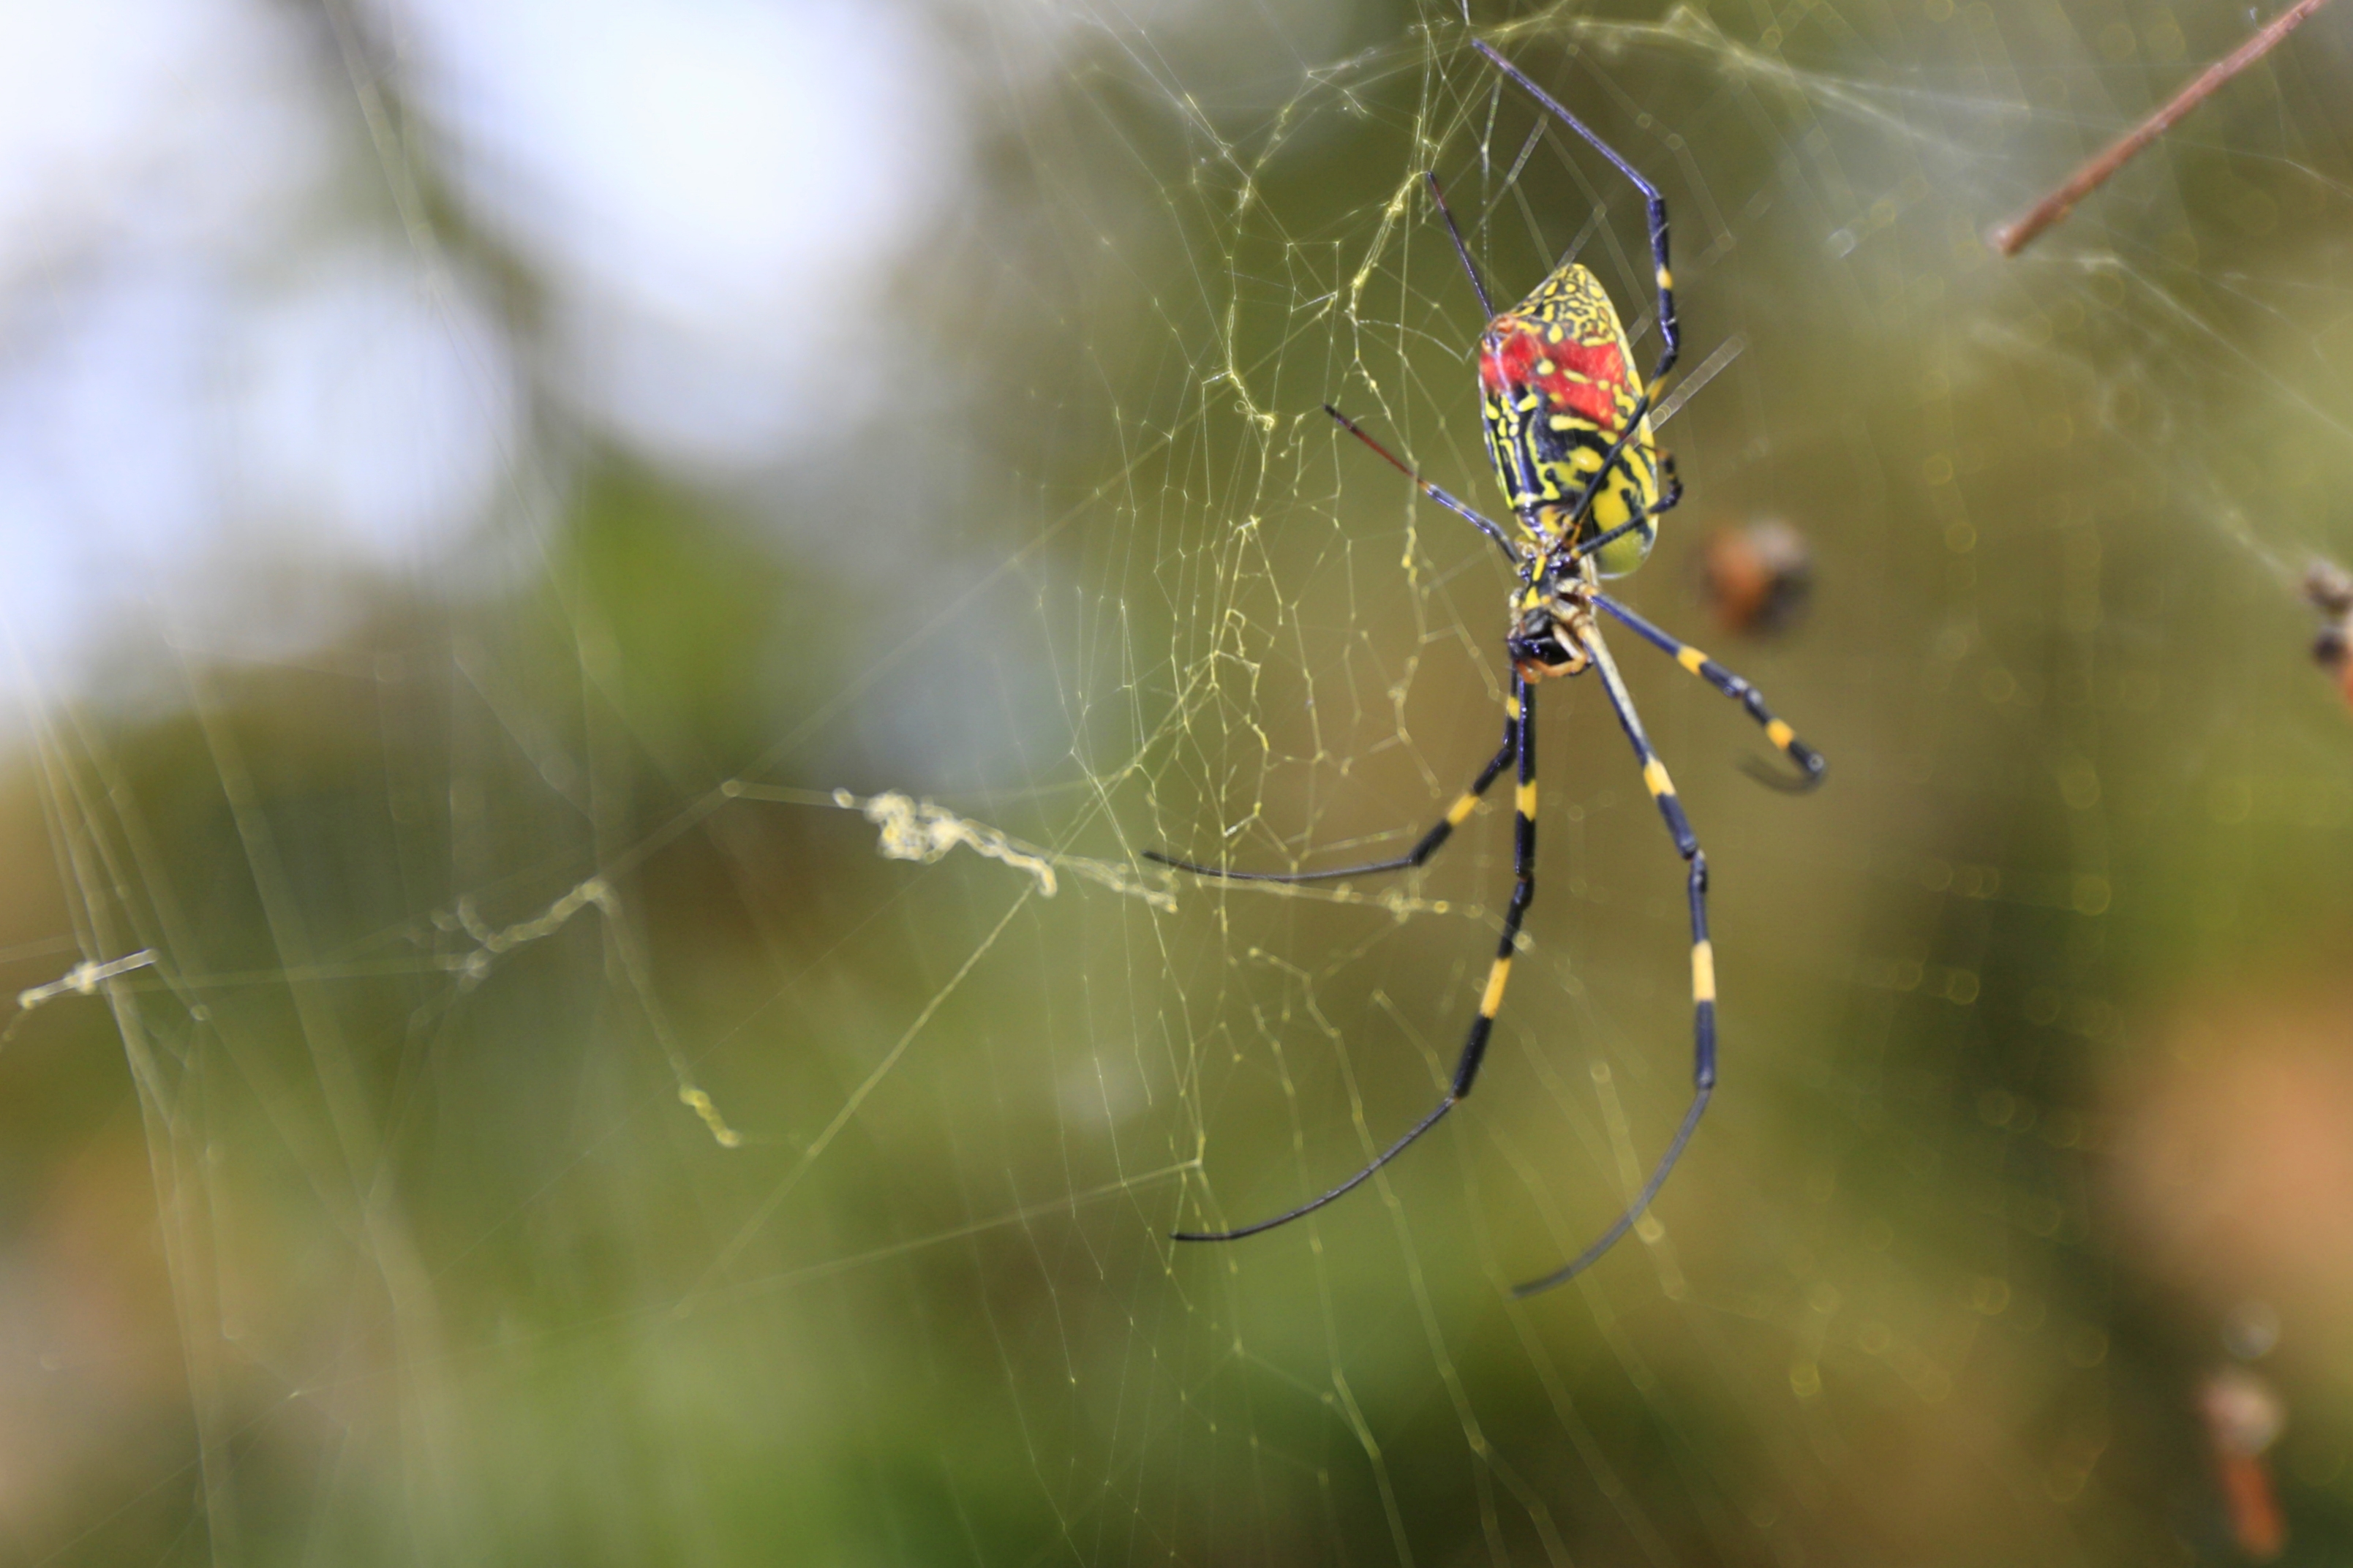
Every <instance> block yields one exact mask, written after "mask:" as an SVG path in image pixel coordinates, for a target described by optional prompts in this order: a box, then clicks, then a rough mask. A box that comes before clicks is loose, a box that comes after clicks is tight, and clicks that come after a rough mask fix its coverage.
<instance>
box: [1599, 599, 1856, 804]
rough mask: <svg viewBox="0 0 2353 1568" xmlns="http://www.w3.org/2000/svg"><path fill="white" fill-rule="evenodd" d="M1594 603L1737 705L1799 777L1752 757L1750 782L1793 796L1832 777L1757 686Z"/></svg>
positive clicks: (1610, 602) (1637, 620)
mask: <svg viewBox="0 0 2353 1568" xmlns="http://www.w3.org/2000/svg"><path fill="white" fill-rule="evenodd" d="M1593 602H1594V603H1595V604H1597V605H1600V606H1601V607H1602V608H1603V609H1605V610H1607V611H1609V613H1610V614H1611V615H1612V616H1616V617H1617V618H1618V619H1619V620H1620V622H1622V623H1624V625H1625V626H1626V627H1627V629H1628V630H1630V631H1631V632H1632V633H1633V634H1634V635H1635V636H1636V637H1641V639H1642V640H1643V641H1644V642H1646V643H1649V644H1650V645H1651V647H1655V648H1657V649H1659V650H1660V651H1661V652H1662V653H1664V654H1665V655H1666V656H1667V657H1668V658H1672V659H1673V660H1674V661H1675V662H1676V663H1677V664H1679V665H1682V666H1683V668H1685V669H1687V670H1689V671H1691V672H1692V673H1693V674H1694V675H1696V676H1698V677H1699V678H1700V679H1702V680H1704V681H1706V682H1707V683H1708V684H1709V685H1710V686H1713V687H1715V689H1717V690H1718V691H1721V692H1723V693H1724V694H1725V696H1726V697H1729V698H1731V699H1732V700H1734V701H1735V702H1737V703H1739V704H1740V706H1741V708H1742V709H1743V710H1745V711H1746V713H1747V715H1748V716H1749V717H1750V718H1751V719H1754V720H1756V721H1757V723H1759V724H1760V725H1762V726H1764V729H1765V738H1766V739H1767V740H1768V741H1770V742H1773V744H1774V746H1775V747H1776V748H1777V749H1778V751H1779V752H1780V753H1781V754H1782V755H1783V756H1785V757H1787V758H1788V759H1789V761H1790V762H1791V763H1795V764H1796V765H1797V768H1798V773H1797V776H1796V777H1794V778H1792V777H1789V776H1788V775H1785V774H1782V773H1775V772H1774V771H1773V770H1772V769H1770V768H1768V767H1767V766H1766V765H1765V764H1764V763H1759V762H1757V760H1756V759H1755V758H1754V757H1747V758H1743V759H1742V762H1741V766H1742V768H1743V769H1744V771H1746V773H1747V774H1748V776H1749V777H1751V778H1753V779H1755V780H1757V783H1759V784H1770V785H1771V786H1772V787H1773V788H1775V789H1778V790H1786V791H1788V792H1789V793H1790V794H1792V795H1799V794H1803V793H1804V792H1805V791H1807V790H1810V789H1812V788H1814V787H1815V786H1817V785H1818V784H1820V783H1821V782H1822V775H1823V774H1824V773H1828V772H1829V771H1830V764H1829V763H1825V762H1824V761H1822V754H1821V753H1820V752H1817V751H1815V750H1814V749H1813V748H1812V747H1811V746H1809V745H1807V744H1806V743H1805V742H1803V741H1800V740H1799V739H1798V732H1797V731H1795V730H1792V729H1790V728H1789V726H1788V725H1787V724H1785V723H1783V722H1782V721H1780V720H1778V719H1776V718H1775V717H1773V710H1771V709H1769V708H1767V707H1766V706H1765V699H1764V697H1763V696H1762V695H1761V694H1760V693H1759V692H1758V691H1757V689H1756V688H1755V687H1754V686H1751V685H1749V684H1748V682H1747V681H1746V680H1744V679H1741V678H1740V677H1739V676H1736V675H1735V674H1733V673H1732V671H1730V670H1728V669H1726V668H1724V666H1722V665H1720V664H1718V663H1716V662H1715V660H1714V659H1712V658H1708V657H1707V655H1705V654H1704V653H1702V652H1700V650H1699V649H1697V648H1695V647H1692V646H1691V645H1690V644H1689V643H1686V642H1681V641H1678V640H1677V639H1676V638H1674V637H1670V636H1668V635H1667V634H1666V633H1665V632H1663V631H1661V630H1660V629H1659V628H1658V627H1657V626H1652V625H1651V623H1650V622H1648V621H1646V620H1644V619H1643V618H1642V617H1641V616H1638V615H1636V614H1635V613H1634V612H1633V611H1631V610H1630V609H1628V608H1627V607H1626V606H1625V605H1621V604H1620V603H1619V602H1618V601H1617V600H1615V599H1611V598H1608V597H1605V596H1604V595H1599V594H1596V595H1594V596H1593Z"/></svg>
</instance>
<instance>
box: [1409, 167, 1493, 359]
mask: <svg viewBox="0 0 2353 1568" xmlns="http://www.w3.org/2000/svg"><path fill="white" fill-rule="evenodd" d="M1422 178H1424V179H1426V180H1428V181H1429V182H1430V200H1431V201H1433V202H1436V203H1437V204H1438V216H1440V217H1442V218H1444V219H1445V220H1446V233H1447V236H1448V237H1449V238H1451V239H1452V240H1453V241H1454V254H1455V255H1457V256H1459V257H1461V258H1462V270H1463V271H1465V272H1467V273H1469V274H1470V275H1471V291H1472V293H1474V294H1476V295H1478V296H1479V309H1481V310H1484V311H1485V312H1486V313H1487V319H1488V320H1489V321H1493V320H1494V319H1495V302H1494V301H1493V300H1491V299H1489V298H1488V297H1487V280H1486V279H1483V278H1482V277H1480V276H1479V264H1478V263H1477V262H1475V261H1473V260H1472V259H1471V247H1469V246H1467V245H1465V244H1463V243H1462V231H1461V229H1459V228H1457V227H1455V226H1454V211H1453V209H1452V208H1451V207H1449V206H1448V205H1446V192H1445V191H1444V190H1443V189H1441V188H1440V185H1439V184H1438V171H1437V170H1435V169H1428V170H1424V171H1423V173H1422Z"/></svg>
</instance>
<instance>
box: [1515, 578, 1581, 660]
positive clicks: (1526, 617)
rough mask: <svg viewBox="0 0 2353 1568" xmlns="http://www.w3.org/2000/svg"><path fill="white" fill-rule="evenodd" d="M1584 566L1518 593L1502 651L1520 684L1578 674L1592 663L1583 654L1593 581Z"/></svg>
mask: <svg viewBox="0 0 2353 1568" xmlns="http://www.w3.org/2000/svg"><path fill="white" fill-rule="evenodd" d="M1587 571H1588V569H1587V568H1586V567H1585V566H1584V563H1578V565H1577V566H1575V567H1571V568H1569V569H1567V571H1564V572H1559V573H1556V574H1553V575H1552V576H1550V577H1548V578H1546V579H1545V580H1544V581H1542V582H1539V583H1536V584H1533V585H1531V586H1529V587H1526V588H1524V589H1522V590H1520V592H1519V593H1518V594H1517V595H1514V605H1515V606H1516V611H1517V613H1516V615H1515V616H1514V619H1513V622H1512V635H1511V636H1510V637H1505V638H1504V648H1505V650H1506V651H1507V652H1509V653H1510V654H1511V656H1512V668H1513V669H1514V672H1516V673H1517V674H1518V676H1519V678H1520V679H1522V680H1529V681H1535V680H1545V679H1550V678H1551V677H1554V676H1562V675H1582V674H1583V673H1584V672H1585V671H1586V670H1587V669H1588V668H1589V667H1590V666H1591V665H1592V663H1593V659H1592V657H1591V656H1590V655H1588V653H1587V652H1586V651H1585V648H1586V642H1587V639H1588V637H1590V636H1591V635H1592V632H1593V583H1592V580H1591V578H1590V577H1589V576H1588V574H1587Z"/></svg>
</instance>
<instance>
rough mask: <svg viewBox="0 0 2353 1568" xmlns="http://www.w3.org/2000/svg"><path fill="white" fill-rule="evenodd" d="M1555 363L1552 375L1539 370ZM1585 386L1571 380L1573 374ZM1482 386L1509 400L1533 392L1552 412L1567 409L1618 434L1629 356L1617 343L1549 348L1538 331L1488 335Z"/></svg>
mask: <svg viewBox="0 0 2353 1568" xmlns="http://www.w3.org/2000/svg"><path fill="white" fill-rule="evenodd" d="M1546 360H1550V361H1551V362H1552V366H1553V369H1552V374H1549V375H1546V374H1541V373H1539V372H1538V370H1537V369H1536V367H1537V365H1539V364H1540V363H1543V362H1545V361H1546ZM1571 372H1575V373H1576V374H1577V375H1578V376H1582V377H1583V378H1584V379H1583V380H1581V381H1580V380H1574V379H1571V376H1570V373H1571ZM1479 380H1480V382H1481V383H1482V384H1483V385H1484V386H1485V387H1486V388H1487V390H1488V391H1489V392H1491V393H1498V394H1502V395H1505V396H1509V397H1518V396H1521V395H1525V393H1526V392H1527V391H1529V390H1530V389H1533V390H1534V391H1535V393H1536V395H1538V396H1540V397H1542V398H1543V399H1544V402H1545V405H1546V407H1548V408H1557V409H1566V410H1567V411H1569V412H1571V413H1574V414H1576V415H1577V416H1580V417H1582V418H1584V419H1586V420H1588V421H1590V422H1591V423H1592V424H1593V425H1595V426H1599V428H1601V429H1602V430H1605V431H1612V432H1614V431H1615V430H1616V429H1617V428H1618V394H1619V392H1620V389H1622V388H1623V387H1624V386H1625V384H1626V356H1625V355H1624V354H1621V353H1619V352H1618V345H1617V344H1616V343H1581V342H1576V341H1574V340H1571V341H1569V342H1558V343H1548V342H1545V341H1544V334H1543V333H1542V332H1541V331H1538V330H1537V329H1535V328H1534V327H1526V326H1519V325H1514V326H1511V327H1507V328H1505V329H1504V331H1501V332H1497V331H1493V329H1490V331H1489V333H1488V336H1487V339H1486V341H1485V342H1483V343H1482V345H1481V347H1480V353H1479Z"/></svg>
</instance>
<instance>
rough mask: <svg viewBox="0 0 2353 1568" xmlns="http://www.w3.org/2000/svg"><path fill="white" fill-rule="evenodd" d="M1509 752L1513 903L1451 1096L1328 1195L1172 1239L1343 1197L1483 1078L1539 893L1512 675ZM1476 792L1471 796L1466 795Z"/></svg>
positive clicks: (1530, 731) (1215, 1233)
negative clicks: (1524, 924) (1515, 787)
mask: <svg viewBox="0 0 2353 1568" xmlns="http://www.w3.org/2000/svg"><path fill="white" fill-rule="evenodd" d="M1505 754H1511V755H1515V756H1517V757H1518V759H1519V763H1520V787H1519V791H1518V793H1517V794H1516V795H1514V797H1513V838H1512V873H1513V876H1514V878H1515V880H1514V883H1513V886H1512V902H1511V907H1510V908H1509V909H1508V910H1506V911H1505V912H1504V935H1503V940H1502V941H1501V942H1497V943H1496V944H1495V960H1494V963H1493V964H1492V965H1491V966H1490V967H1489V968H1488V971H1487V989H1486V990H1485V991H1484V992H1483V993H1482V994H1481V996H1480V998H1479V1011H1478V1012H1477V1013H1475V1014H1473V1015H1472V1019H1471V1032H1470V1034H1469V1036H1468V1037H1466V1038H1465V1039H1464V1040H1463V1042H1462V1054H1461V1056H1460V1057H1458V1058H1455V1062H1454V1081H1453V1082H1452V1083H1451V1085H1449V1086H1448V1088H1447V1090H1446V1096H1445V1098H1444V1099H1442V1100H1440V1101H1439V1102H1438V1104H1437V1106H1436V1108H1435V1109H1433V1110H1431V1111H1430V1114H1429V1115H1427V1116H1425V1117H1423V1118H1422V1119H1421V1120H1420V1121H1417V1122H1415V1123H1414V1124H1413V1126H1412V1128H1411V1129H1410V1130H1409V1131H1408V1132H1407V1133H1406V1135H1405V1136H1404V1137H1402V1138H1400V1139H1398V1141H1397V1142H1394V1143H1392V1144H1390V1145H1389V1146H1388V1148H1387V1149H1384V1150H1383V1151H1381V1152H1380V1153H1378V1154H1377V1155H1375V1156H1374V1157H1373V1160H1372V1162H1371V1163H1369V1164H1367V1165H1366V1166H1365V1168H1364V1169H1363V1170H1360V1171H1358V1172H1357V1173H1356V1174H1355V1175H1353V1176H1350V1177H1349V1178H1348V1179H1347V1180H1346V1181H1345V1182H1342V1183H1341V1184H1339V1185H1338V1186H1336V1187H1334V1188H1333V1189H1332V1190H1331V1191H1330V1192H1327V1193H1325V1194H1324V1195H1323V1196H1321V1197H1318V1198H1313V1199H1310V1200H1309V1201H1308V1202H1306V1203H1303V1204H1301V1205H1299V1206H1298V1207H1297V1208H1294V1209H1289V1210H1286V1211H1284V1212H1283V1213H1282V1214H1279V1215H1275V1216H1274V1217H1273V1218H1271V1219H1262V1220H1260V1221H1259V1222H1258V1223H1257V1224H1255V1225H1245V1226H1238V1227H1237V1228H1235V1229H1232V1230H1212V1231H1199V1230H1180V1231H1178V1232H1176V1234H1175V1235H1174V1236H1173V1237H1171V1238H1170V1239H1172V1240H1175V1241H1237V1240H1240V1238H1241V1237H1245V1236H1256V1235H1257V1234H1258V1233H1259V1232H1261V1231H1262V1230H1272V1229H1273V1228H1274V1227H1275V1226H1279V1225H1288V1224H1290V1223H1291V1222H1292V1221H1293V1220H1295V1219H1298V1218H1300V1217H1301V1216H1302V1215H1311V1214H1314V1212H1315V1211H1316V1210H1317V1209H1320V1208H1322V1207H1323V1206H1324V1205H1325V1204H1328V1203H1330V1202H1332V1201H1333V1200H1334V1199H1335V1198H1338V1197H1342V1196H1345V1194H1348V1193H1350V1192H1353V1191H1355V1190H1356V1188H1357V1187H1360V1186H1362V1185H1364V1184H1365V1183H1366V1182H1367V1181H1369V1180H1371V1179H1372V1175H1373V1173H1374V1172H1376V1171H1377V1170H1379V1169H1380V1168H1381V1167H1382V1166H1383V1165H1386V1164H1388V1163H1389V1162H1390V1161H1391V1160H1394V1159H1396V1158H1397V1157H1398V1155H1399V1154H1402V1153H1404V1152H1406V1150H1407V1149H1409V1148H1410V1147H1411V1146H1412V1144H1413V1142H1414V1140H1416V1139H1418V1138H1419V1137H1420V1136H1421V1135H1422V1134H1423V1133H1425V1132H1427V1131H1430V1129H1431V1128H1433V1127H1435V1126H1437V1125H1438V1122H1439V1119H1440V1118H1441V1117H1443V1116H1444V1115H1445V1114H1446V1113H1447V1112H1448V1111H1450V1110H1453V1109H1454V1107H1455V1106H1456V1105H1457V1104H1459V1103H1460V1102H1461V1100H1462V1098H1463V1097H1464V1096H1465V1095H1468V1094H1469V1093H1470V1092H1471V1086H1472V1084H1473V1083H1474V1082H1476V1081H1477V1080H1478V1077H1479V1064H1480V1062H1481V1061H1482V1059H1483V1058H1485V1057H1486V1055H1487V1037H1488V1035H1489V1033H1490V1032H1492V1031H1493V1028H1494V1026H1495V1015H1496V1013H1497V1012H1499V1011H1501V1010H1502V1008H1503V1005H1504V984H1505V983H1506V982H1507V981H1509V980H1510V978H1511V974H1512V953H1513V952H1514V949H1515V948H1516V947H1517V945H1518V943H1519V938H1520V922H1521V921H1522V920H1524V919H1525V918H1526V915H1527V912H1528V904H1529V902H1530V901H1531V900H1534V899H1535V896H1536V760H1535V759H1536V733H1535V702H1534V701H1533V700H1532V698H1531V694H1530V692H1529V690H1528V683H1527V682H1526V681H1525V679H1521V678H1520V677H1518V676H1516V675H1515V676H1514V677H1513V678H1512V734H1511V737H1510V738H1509V739H1508V740H1506V741H1505V742H1504V752H1500V753H1498V754H1497V756H1496V759H1495V763H1494V764H1491V766H1490V769H1489V773H1490V775H1491V776H1492V774H1493V773H1494V772H1495V771H1497V770H1498V769H1499V768H1500V765H1501V764H1502V763H1503V762H1504V756H1505ZM1470 798H1472V797H1470V796H1466V797H1465V799H1466V800H1467V799H1470Z"/></svg>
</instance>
